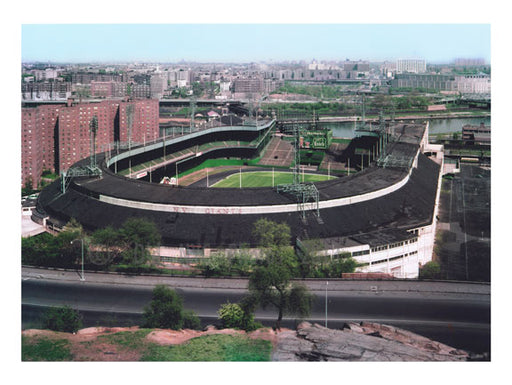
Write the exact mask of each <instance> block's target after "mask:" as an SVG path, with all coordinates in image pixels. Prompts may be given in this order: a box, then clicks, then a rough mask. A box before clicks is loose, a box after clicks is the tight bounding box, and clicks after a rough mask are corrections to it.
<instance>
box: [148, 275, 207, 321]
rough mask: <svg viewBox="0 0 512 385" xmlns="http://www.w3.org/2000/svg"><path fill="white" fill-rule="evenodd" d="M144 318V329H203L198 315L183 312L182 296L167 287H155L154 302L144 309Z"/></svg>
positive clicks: (188, 311)
mask: <svg viewBox="0 0 512 385" xmlns="http://www.w3.org/2000/svg"><path fill="white" fill-rule="evenodd" d="M143 318H144V323H143V327H146V328H163V329H173V330H180V329H182V328H187V329H200V328H201V322H200V320H199V318H198V317H197V315H196V314H195V313H194V312H193V311H190V310H183V299H182V298H181V296H180V295H179V294H178V293H176V291H174V290H172V289H169V288H168V287H166V286H165V285H157V286H155V289H154V290H153V296H152V300H151V302H150V303H149V305H148V306H147V307H146V308H144V313H143Z"/></svg>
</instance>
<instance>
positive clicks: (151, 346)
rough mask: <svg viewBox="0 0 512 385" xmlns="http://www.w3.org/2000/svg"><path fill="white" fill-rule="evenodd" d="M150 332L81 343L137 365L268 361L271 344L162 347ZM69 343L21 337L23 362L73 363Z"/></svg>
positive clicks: (214, 338) (207, 341) (237, 338)
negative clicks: (130, 357)
mask: <svg viewBox="0 0 512 385" xmlns="http://www.w3.org/2000/svg"><path fill="white" fill-rule="evenodd" d="M151 331H152V330H151V329H140V330H136V331H122V332H117V333H112V334H107V335H100V336H98V337H97V338H96V339H95V340H93V341H88V342H81V343H80V344H82V345H83V346H87V348H88V349H89V351H90V352H91V355H92V354H94V353H93V352H95V351H97V350H98V346H99V344H103V345H104V344H108V345H111V346H114V347H116V350H118V351H133V352H137V354H138V355H139V356H140V361H270V356H271V353H272V343H271V342H270V341H266V340H262V339H251V338H249V337H247V336H245V335H229V334H216V335H205V336H201V337H197V338H193V339H191V340H189V341H187V342H184V343H183V344H181V345H170V346H162V345H158V344H156V343H153V342H150V341H148V340H147V339H146V336H147V335H148V334H149V333H150V332H151ZM72 350H73V349H72V342H70V340H68V339H66V338H62V337H61V335H59V338H56V337H55V338H54V337H51V338H49V337H41V336H32V337H28V336H22V361H73V360H75V359H78V360H84V358H83V357H74V356H73V354H72Z"/></svg>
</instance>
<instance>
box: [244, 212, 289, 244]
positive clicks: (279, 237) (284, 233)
mask: <svg viewBox="0 0 512 385" xmlns="http://www.w3.org/2000/svg"><path fill="white" fill-rule="evenodd" d="M252 235H253V237H254V238H255V239H256V241H257V243H258V245H259V246H261V247H270V246H289V245H290V238H291V235H290V227H288V225H287V224H286V223H276V222H273V221H270V220H268V219H266V218H261V219H258V220H257V221H256V222H255V223H254V229H253V231H252Z"/></svg>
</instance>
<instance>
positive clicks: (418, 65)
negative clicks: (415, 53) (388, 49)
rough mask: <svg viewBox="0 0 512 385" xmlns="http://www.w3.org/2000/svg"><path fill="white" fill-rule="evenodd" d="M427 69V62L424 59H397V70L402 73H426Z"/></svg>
mask: <svg viewBox="0 0 512 385" xmlns="http://www.w3.org/2000/svg"><path fill="white" fill-rule="evenodd" d="M426 71H427V62H426V61H425V60H424V59H398V60H397V61H396V72H397V73H399V74H401V73H415V74H419V73H424V72H426Z"/></svg>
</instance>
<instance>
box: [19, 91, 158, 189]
mask: <svg viewBox="0 0 512 385" xmlns="http://www.w3.org/2000/svg"><path fill="white" fill-rule="evenodd" d="M158 115H159V109H158V100H153V99H146V100H133V101H121V100H104V101H101V102H90V103H76V104H73V103H70V102H68V104H67V105H41V106H38V107H27V108H22V127H21V144H22V149H21V162H22V167H21V184H22V186H25V184H26V182H27V181H28V180H30V181H31V182H32V185H33V186H38V185H39V183H40V179H41V174H42V172H43V171H45V170H49V171H51V172H55V173H60V172H62V171H65V170H67V169H68V168H69V167H71V166H72V165H73V164H74V163H76V162H77V161H79V160H80V159H83V158H86V157H88V156H89V155H90V151H91V137H90V127H91V121H92V120H93V117H96V119H97V132H96V142H95V145H96V152H97V153H98V152H103V151H106V150H107V149H108V148H109V145H111V144H112V143H113V142H116V141H120V142H127V141H131V142H133V143H144V142H147V141H150V140H154V139H157V138H158V136H159V127H158Z"/></svg>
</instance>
